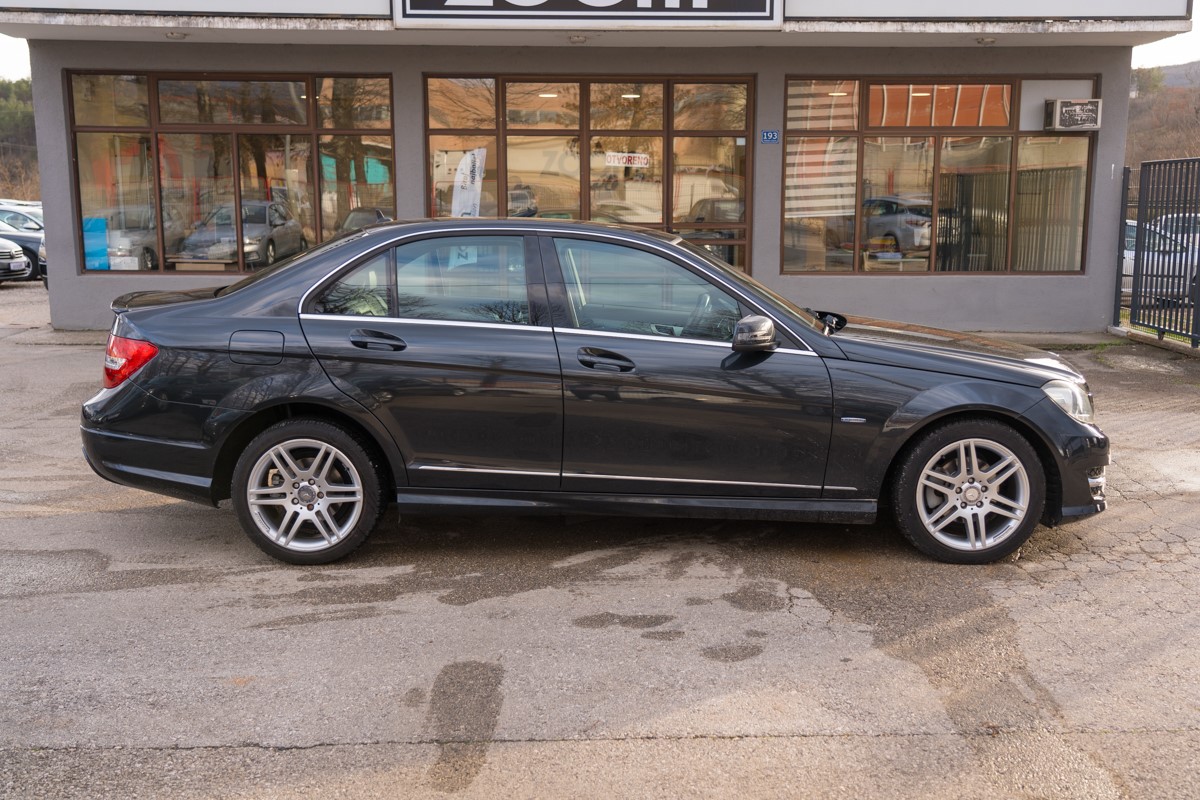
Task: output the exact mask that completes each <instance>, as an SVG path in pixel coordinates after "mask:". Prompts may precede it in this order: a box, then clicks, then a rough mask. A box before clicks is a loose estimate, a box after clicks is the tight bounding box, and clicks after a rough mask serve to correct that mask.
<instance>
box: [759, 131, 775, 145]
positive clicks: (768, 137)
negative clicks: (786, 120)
mask: <svg viewBox="0 0 1200 800" xmlns="http://www.w3.org/2000/svg"><path fill="white" fill-rule="evenodd" d="M762 143H763V144H779V131H763V132H762Z"/></svg>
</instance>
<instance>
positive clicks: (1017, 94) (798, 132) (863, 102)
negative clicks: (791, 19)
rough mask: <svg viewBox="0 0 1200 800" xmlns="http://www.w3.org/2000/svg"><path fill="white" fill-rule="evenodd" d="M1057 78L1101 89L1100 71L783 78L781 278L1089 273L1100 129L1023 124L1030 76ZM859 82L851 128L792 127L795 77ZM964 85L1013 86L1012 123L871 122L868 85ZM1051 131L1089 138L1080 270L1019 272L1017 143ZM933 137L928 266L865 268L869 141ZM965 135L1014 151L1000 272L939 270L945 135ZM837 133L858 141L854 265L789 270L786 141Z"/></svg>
mask: <svg viewBox="0 0 1200 800" xmlns="http://www.w3.org/2000/svg"><path fill="white" fill-rule="evenodd" d="M1048 78H1053V79H1054V80H1064V81H1070V80H1089V81H1092V86H1093V95H1092V96H1099V94H1098V92H1099V91H1100V89H1101V76H1099V75H1095V74H1092V75H1053V76H1047V75H1009V74H1006V75H969V76H948V75H903V76H896V75H886V76H877V75H848V74H840V73H839V74H835V75H807V74H805V75H791V74H789V75H785V76H784V79H783V109H784V113H783V120H784V128H783V132H782V134H781V138H782V140H783V142H782V143H783V146H784V157H783V158H782V159H781V160H782V169H783V180H782V181H781V182H780V183H781V186H780V224H781V227H780V242H779V274H780V275H782V276H788V277H795V276H812V277H816V276H820V275H825V276H839V277H850V276H859V275H876V276H883V275H886V276H890V277H897V276H902V277H929V276H933V275H943V276H960V277H961V276H966V275H971V276H984V275H988V276H1001V275H1018V276H1029V275H1057V276H1060V277H1062V276H1072V277H1082V276H1084V275H1086V274H1087V267H1088V264H1087V243H1088V234H1089V227H1090V224H1091V218H1092V208H1091V206H1092V189H1093V181H1094V180H1095V161H1096V132H1095V131H1087V132H1074V133H1072V132H1064V131H1059V132H1054V133H1050V132H1047V131H1043V130H1026V129H1022V128H1021V84H1022V82H1023V81H1027V80H1046V79H1048ZM835 80H844V81H857V82H858V112H857V120H856V122H857V125H856V127H855V128H853V129H847V128H831V129H826V128H815V129H805V128H789V127H788V125H787V121H788V113H787V109H788V94H789V86H790V84H791V83H792V82H793V81H835ZM951 81H952V82H953V83H955V84H963V85H978V84H991V85H1005V84H1007V85H1010V86H1011V87H1012V94H1011V100H1010V102H1011V113H1010V116H1009V124H1008V125H1007V126H1005V127H998V126H975V127H972V126H933V125H927V126H913V127H897V126H889V125H875V126H872V125H870V124H869V122H870V94H871V93H870V87H871V86H872V85H926V84H934V85H938V84H947V83H949V82H951ZM1038 134H1041V135H1053V136H1057V137H1060V138H1083V139H1087V142H1088V157H1087V176H1086V181H1085V188H1084V207H1083V238H1082V243H1081V247H1080V261H1079V269H1077V270H1070V271H1065V270H1036V271H1035V270H1015V269H1013V245H1014V243H1015V240H1016V230H1015V226H1014V225H1013V224H1012V220H1013V217H1014V216H1015V213H1016V212H1015V207H1016V200H1017V183H1018V163H1019V162H1018V159H1019V155H1020V153H1019V143H1020V140H1021V138H1023V137H1029V136H1034V135H1038ZM902 136H912V137H930V138H932V139H933V140H934V145H933V150H934V162H933V167H932V169H933V185H932V194H931V196H932V197H933V198H934V199H935V202H933V203H932V206H933V216H932V227H931V230H930V243H929V245H930V246H929V268H928V269H927V270H924V271H921V272H908V273H906V272H872V271H868V270H865V269H863V268H862V252H863V246H864V242H863V241H862V238H863V234H862V227H863V225H862V218H861V214H862V184H863V163H864V155H865V143H866V140H867V139H873V138H889V137H902ZM966 136H981V137H987V136H996V137H999V136H1004V137H1008V138H1010V139H1011V151H1010V155H1009V193H1008V218H1009V224H1008V231H1007V244H1006V247H1005V255H1004V268H1003V269H996V270H986V271H980V272H971V271H966V270H946V271H938V270H937V269H936V268H935V267H936V265H937V239H938V236H937V232H938V216H939V209H938V203H937V202H936V198H938V197H939V190H940V188H941V186H940V184H941V177H942V176H941V164H942V147H943V143H944V141H945V140H946V139H947V138H953V137H966ZM834 137H851V138H854V139H855V140H856V142H857V150H856V157H857V163H856V165H855V169H856V174H855V203H856V207H855V224H854V253H853V258H852V260H851V269H850V270H848V271H823V270H811V271H805V270H795V269H793V270H788V269H785V262H784V236H783V230H784V226H785V225H786V222H787V221H786V218H785V217H784V214H785V213H786V202H787V189H788V174H787V147H788V142H789V141H790V140H791V139H794V138H834Z"/></svg>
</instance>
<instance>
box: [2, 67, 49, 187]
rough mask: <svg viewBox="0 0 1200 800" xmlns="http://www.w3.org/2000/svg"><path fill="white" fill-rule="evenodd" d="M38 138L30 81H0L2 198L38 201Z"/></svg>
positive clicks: (24, 79)
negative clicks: (34, 122) (35, 129)
mask: <svg viewBox="0 0 1200 800" xmlns="http://www.w3.org/2000/svg"><path fill="white" fill-rule="evenodd" d="M40 193H41V186H40V184H39V181H38V165H37V136H36V135H35V133H34V126H33V87H32V85H31V83H30V80H29V78H21V79H20V80H16V81H9V80H4V79H0V197H9V198H12V199H14V200H37V199H38V197H39V196H40Z"/></svg>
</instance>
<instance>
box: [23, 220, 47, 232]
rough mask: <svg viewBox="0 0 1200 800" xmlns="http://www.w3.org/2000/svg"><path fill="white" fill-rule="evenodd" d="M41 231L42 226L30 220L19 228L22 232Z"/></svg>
mask: <svg viewBox="0 0 1200 800" xmlns="http://www.w3.org/2000/svg"><path fill="white" fill-rule="evenodd" d="M41 229H42V226H41V225H38V224H37V223H36V222H33V221H32V220H30V221H29V222H26V223H25V224H24V225H22V226H21V230H23V231H40V230H41Z"/></svg>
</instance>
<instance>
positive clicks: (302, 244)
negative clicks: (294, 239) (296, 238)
mask: <svg viewBox="0 0 1200 800" xmlns="http://www.w3.org/2000/svg"><path fill="white" fill-rule="evenodd" d="M307 249H308V239H305V238H304V237H303V236H301V237H300V251H299V252H301V253H303V252H304V251H305V250H307Z"/></svg>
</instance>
